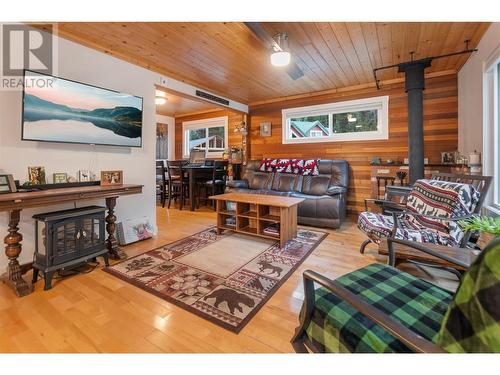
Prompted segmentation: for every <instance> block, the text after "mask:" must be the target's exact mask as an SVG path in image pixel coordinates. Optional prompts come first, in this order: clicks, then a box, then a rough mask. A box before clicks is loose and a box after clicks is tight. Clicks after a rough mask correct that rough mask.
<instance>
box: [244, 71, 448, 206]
mask: <svg viewBox="0 0 500 375" xmlns="http://www.w3.org/2000/svg"><path fill="white" fill-rule="evenodd" d="M380 95H389V139H388V140H383V141H362V142H361V141H360V142H328V143H315V144H291V145H290V144H286V145H285V144H282V138H281V137H282V134H281V130H282V129H281V110H282V109H284V108H293V107H301V106H308V105H315V104H323V103H331V102H338V101H344V100H352V99H360V98H367V97H372V96H380ZM457 112H458V97H457V76H456V75H455V74H454V75H447V76H442V77H436V78H430V79H427V82H426V90H425V91H424V142H425V143H424V144H425V157H427V158H429V162H430V163H439V162H440V161H441V151H454V150H456V149H457V145H458V113H457ZM407 117H408V110H407V96H406V93H405V91H404V84H402V83H400V84H394V85H390V86H385V87H383V88H382V89H381V90H378V91H377V90H376V89H371V88H370V89H363V90H358V91H350V92H342V93H335V94H327V95H324V96H315V97H304V98H299V99H294V100H287V101H281V102H272V103H267V104H259V105H254V106H250V116H249V123H250V144H251V148H250V150H251V152H250V158H251V159H260V158H262V157H278V158H279V157H283V158H285V157H286V158H322V159H345V160H347V161H348V162H349V165H350V180H349V193H348V199H347V201H348V202H347V207H348V212H349V213H352V214H354V213H359V212H361V211H363V210H364V199H365V198H369V197H370V189H371V186H370V160H371V159H372V157H374V156H378V157H380V158H382V160H384V161H385V160H387V159H393V160H401V161H402V160H403V158H405V157H407V153H408V138H407V136H408V135H407V130H408V124H407ZM264 121H271V123H272V136H271V137H261V136H260V135H259V133H260V129H259V128H260V126H259V124H260V123H261V122H264Z"/></svg>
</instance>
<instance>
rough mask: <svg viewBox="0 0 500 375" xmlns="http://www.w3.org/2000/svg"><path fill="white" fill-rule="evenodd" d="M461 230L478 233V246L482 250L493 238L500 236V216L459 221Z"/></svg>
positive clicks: (476, 217)
mask: <svg viewBox="0 0 500 375" xmlns="http://www.w3.org/2000/svg"><path fill="white" fill-rule="evenodd" d="M458 224H459V225H460V226H461V227H462V229H463V230H465V231H467V230H471V231H479V232H480V236H479V240H478V245H479V246H480V247H481V248H482V249H484V248H485V247H486V245H487V244H488V243H489V242H491V241H492V240H493V239H495V237H498V236H500V216H499V217H488V216H475V217H473V218H471V219H467V220H462V221H459V222H458Z"/></svg>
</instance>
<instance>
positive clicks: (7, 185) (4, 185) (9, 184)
mask: <svg viewBox="0 0 500 375" xmlns="http://www.w3.org/2000/svg"><path fill="white" fill-rule="evenodd" d="M15 192H17V188H16V184H15V182H14V177H13V176H12V175H11V174H0V194H8V193H15Z"/></svg>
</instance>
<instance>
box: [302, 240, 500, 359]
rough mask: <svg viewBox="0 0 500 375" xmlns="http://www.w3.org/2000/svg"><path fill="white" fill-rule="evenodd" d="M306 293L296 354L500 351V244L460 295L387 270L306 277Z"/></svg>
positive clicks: (374, 267) (467, 277)
mask: <svg viewBox="0 0 500 375" xmlns="http://www.w3.org/2000/svg"><path fill="white" fill-rule="evenodd" d="M389 241H391V239H389ZM315 283H317V284H319V285H321V288H319V289H316V290H315V289H314V284H315ZM304 293H305V300H304V304H303V306H302V310H301V314H300V326H299V327H298V328H297V330H296V333H295V335H294V337H293V339H292V345H293V347H294V349H295V350H296V351H297V352H307V351H308V350H311V351H314V352H334V353H346V352H349V353H356V352H357V353H368V352H375V353H402V352H452V353H472V352H474V353H475V352H497V353H498V352H500V238H496V239H495V240H494V241H492V242H491V243H490V244H489V245H488V246H487V247H486V249H485V250H484V251H483V252H482V253H481V254H480V256H479V257H478V258H477V259H476V261H475V262H474V263H473V264H472V266H471V267H470V268H469V269H468V270H467V271H466V272H465V274H464V275H463V277H462V279H461V282H460V285H459V287H458V289H457V291H456V293H455V294H453V293H452V292H450V291H447V290H445V289H442V288H440V287H438V286H436V285H433V284H431V283H429V282H427V281H424V280H421V279H418V278H416V277H414V276H412V275H410V274H408V273H405V272H403V271H400V270H398V269H396V268H393V267H391V266H388V265H382V264H371V265H369V266H367V267H364V268H361V269H358V270H356V271H354V272H351V273H348V274H347V275H344V276H342V277H340V278H338V279H336V280H329V279H327V278H325V277H323V276H321V275H319V274H317V273H315V272H313V271H306V272H304Z"/></svg>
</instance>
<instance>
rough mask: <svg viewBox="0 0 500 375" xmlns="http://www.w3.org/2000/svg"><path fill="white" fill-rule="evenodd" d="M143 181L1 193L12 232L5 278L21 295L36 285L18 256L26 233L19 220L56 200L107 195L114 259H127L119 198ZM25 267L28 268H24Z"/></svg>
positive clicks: (137, 191)
mask: <svg viewBox="0 0 500 375" xmlns="http://www.w3.org/2000/svg"><path fill="white" fill-rule="evenodd" d="M140 193H142V185H111V186H100V185H93V186H83V187H64V188H59V189H48V190H39V191H31V192H17V193H7V194H0V211H6V212H7V213H8V218H9V226H8V228H7V231H8V232H9V233H8V234H7V236H5V238H4V243H5V245H6V246H5V255H6V256H7V258H8V259H9V264H8V268H7V274H6V275H2V279H3V280H4V281H5V282H6V283H7V284H8V285H9V286H10V287H11V288H12V289H14V291H15V292H16V294H17V295H18V296H19V297H22V296H25V295H28V294H30V293H31V292H32V291H33V285H32V284H31V283H27V282H26V281H25V280H24V279H23V277H22V274H23V273H25V272H26V271H27V270H28V269H29V267H22V266H21V265H20V264H19V261H18V257H19V254H21V250H22V245H21V241H22V239H23V236H22V235H21V233H19V227H18V225H19V220H20V214H21V210H23V209H24V208H32V207H40V206H51V205H54V204H60V203H68V202H77V201H83V200H89V199H105V200H106V207H107V209H108V214H107V216H106V223H107V224H106V231H107V232H108V238H107V240H106V247H107V249H108V251H109V255H110V257H111V258H112V259H124V258H126V257H127V256H126V254H125V253H124V252H123V251H122V250H121V249H120V248H119V247H118V241H117V239H116V237H115V222H116V216H115V214H114V209H115V206H116V199H117V198H118V197H119V196H122V195H130V194H140ZM23 271H24V272H23Z"/></svg>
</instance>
